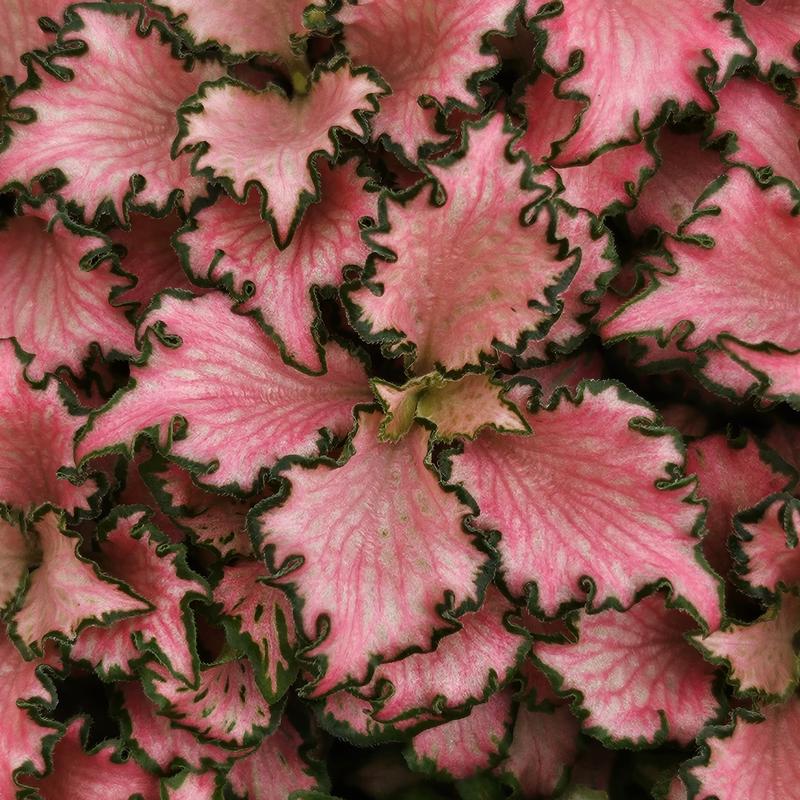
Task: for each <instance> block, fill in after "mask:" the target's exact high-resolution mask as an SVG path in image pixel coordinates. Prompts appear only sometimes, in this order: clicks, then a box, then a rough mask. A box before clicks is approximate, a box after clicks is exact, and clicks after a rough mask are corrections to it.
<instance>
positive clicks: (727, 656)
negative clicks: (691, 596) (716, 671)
mask: <svg viewBox="0 0 800 800" xmlns="http://www.w3.org/2000/svg"><path fill="white" fill-rule="evenodd" d="M798 631H800V600H799V599H798V598H797V597H796V596H795V595H793V594H784V595H782V596H780V597H779V604H778V605H777V606H774V607H773V608H771V609H770V610H769V611H767V613H766V614H764V616H762V617H761V618H759V619H758V620H756V621H755V622H752V623H750V624H746V625H729V626H727V628H725V629H723V630H718V631H714V633H712V634H711V635H710V636H707V637H705V638H704V639H700V638H699V637H695V640H696V642H697V644H698V646H699V647H700V648H701V649H702V651H703V652H704V653H706V654H707V656H709V657H710V658H711V659H712V660H713V661H714V663H719V662H722V663H725V664H727V665H728V667H729V669H730V673H731V674H730V679H731V681H733V682H734V685H735V686H736V688H737V691H738V692H740V693H749V692H759V693H761V694H766V695H768V696H769V698H770V699H779V700H785V699H786V698H788V696H789V695H790V694H791V692H792V691H794V689H795V687H796V686H797V682H798V678H800V663H798V659H797V656H796V654H795V652H794V637H795V634H796V633H797V632H798Z"/></svg>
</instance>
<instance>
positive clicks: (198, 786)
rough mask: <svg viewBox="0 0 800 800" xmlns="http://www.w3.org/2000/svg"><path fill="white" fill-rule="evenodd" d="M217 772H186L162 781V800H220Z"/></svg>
mask: <svg viewBox="0 0 800 800" xmlns="http://www.w3.org/2000/svg"><path fill="white" fill-rule="evenodd" d="M221 796H222V795H221V794H220V793H219V792H218V791H217V773H216V772H191V771H185V772H181V773H179V774H178V775H175V776H173V777H172V778H163V779H162V780H161V800H218V798H220V797H221Z"/></svg>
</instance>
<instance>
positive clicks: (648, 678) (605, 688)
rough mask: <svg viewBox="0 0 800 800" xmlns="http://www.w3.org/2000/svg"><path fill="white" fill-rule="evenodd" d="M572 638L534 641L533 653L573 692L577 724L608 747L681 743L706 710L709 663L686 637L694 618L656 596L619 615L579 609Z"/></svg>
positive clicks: (709, 706) (710, 699)
mask: <svg viewBox="0 0 800 800" xmlns="http://www.w3.org/2000/svg"><path fill="white" fill-rule="evenodd" d="M575 625H576V628H577V629H578V633H579V636H578V641H577V642H575V643H573V644H566V645H562V644H548V643H538V644H537V646H536V657H537V658H538V659H539V660H540V661H541V662H542V663H543V664H544V665H545V667H546V668H547V670H548V672H549V673H550V674H551V675H552V676H553V679H554V680H555V683H556V686H557V687H558V688H560V689H561V690H562V691H570V692H574V693H575V694H576V697H577V700H576V706H577V707H578V708H579V709H580V713H581V716H583V717H585V721H584V728H585V729H586V730H587V731H588V732H589V733H591V734H592V735H594V736H597V737H598V738H600V739H601V740H602V741H606V740H610V742H611V743H612V744H614V745H615V746H641V745H646V744H653V743H658V742H661V741H663V740H664V739H667V738H669V739H673V740H676V741H678V742H679V743H681V744H684V745H685V744H688V743H689V742H691V740H692V739H693V738H694V737H695V736H696V735H697V734H698V732H699V731H700V730H701V728H702V727H703V726H704V725H705V724H706V723H707V722H708V721H709V720H710V719H711V718H712V717H713V716H714V714H715V712H716V711H717V710H718V703H717V700H716V699H715V697H714V694H713V691H712V685H713V682H714V668H713V666H712V665H710V664H708V663H706V662H705V661H704V660H703V658H702V656H701V655H700V654H699V653H698V652H697V651H696V650H694V649H693V648H692V647H691V646H690V645H689V644H688V642H687V641H686V639H685V635H686V634H687V633H688V632H689V631H690V630H691V629H692V628H695V627H696V626H695V624H694V623H693V621H692V620H691V618H690V617H688V616H687V615H685V614H682V613H681V612H680V611H676V610H673V609H669V608H667V607H665V605H664V598H663V597H661V596H660V595H658V594H654V595H650V596H649V597H646V598H645V599H644V600H640V601H639V602H638V603H637V604H636V605H635V606H633V607H631V608H630V609H628V610H627V611H625V612H624V613H622V612H620V611H615V610H608V611H602V612H600V613H599V614H586V613H585V612H581V613H580V614H579V615H578V616H577V618H576V620H575Z"/></svg>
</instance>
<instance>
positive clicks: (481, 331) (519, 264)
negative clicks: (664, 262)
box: [349, 114, 579, 375]
mask: <svg viewBox="0 0 800 800" xmlns="http://www.w3.org/2000/svg"><path fill="white" fill-rule="evenodd" d="M464 140H465V142H464V150H465V152H464V155H463V157H459V156H448V157H446V158H444V159H443V160H440V161H438V162H431V163H429V164H428V165H427V166H428V168H429V169H430V170H431V171H432V172H433V173H434V175H435V176H436V178H437V180H438V181H440V182H441V187H443V189H444V192H445V193H446V198H445V199H444V202H442V197H441V196H440V195H441V191H432V192H431V196H430V198H429V197H428V195H427V192H426V190H425V186H426V185H423V187H422V188H417V189H416V190H412V193H411V194H410V195H408V196H407V197H406V199H405V200H404V202H403V203H402V204H401V203H398V202H393V201H392V202H387V204H386V209H385V214H386V217H387V218H388V222H387V225H388V230H386V231H385V232H384V231H383V230H381V231H380V232H376V233H372V234H370V238H371V239H373V240H374V241H375V242H376V243H377V245H378V246H379V247H380V248H381V249H382V250H389V251H391V252H393V253H394V254H395V255H396V258H394V259H393V260H391V261H384V262H382V263H380V264H377V265H375V264H373V267H372V270H371V271H373V270H375V269H376V274H375V277H374V279H373V280H372V282H371V283H370V285H368V286H366V287H364V288H361V289H358V290H356V291H354V292H352V293H350V294H349V301H350V303H351V304H354V305H355V306H356V308H355V309H351V313H352V316H353V318H354V319H355V320H356V322H357V324H358V325H359V326H360V327H361V328H365V329H366V331H365V332H367V333H368V334H369V335H370V337H371V338H374V339H378V340H380V341H385V340H387V339H388V340H390V341H393V342H395V343H399V344H395V348H396V349H399V350H403V351H407V350H409V349H411V348H412V347H413V352H414V371H415V372H416V373H417V374H420V375H421V374H424V373H425V372H429V371H430V370H432V369H433V368H434V367H435V366H441V367H442V368H444V369H445V370H450V371H454V370H460V369H461V368H462V367H463V366H465V365H467V364H478V363H480V362H481V361H485V360H490V359H492V358H493V357H494V355H493V351H492V348H493V347H494V346H500V347H503V348H504V349H507V350H508V349H512V350H513V349H518V348H520V347H521V346H522V345H523V344H524V343H525V342H526V341H527V340H528V339H529V338H532V337H536V336H541V335H542V333H543V332H544V330H546V328H547V327H548V326H549V325H550V324H552V322H553V320H554V318H555V315H556V313H557V311H558V306H557V305H556V304H555V295H556V293H557V292H558V291H559V290H563V289H564V288H565V286H566V285H567V284H568V283H569V280H570V278H571V277H572V274H573V272H574V270H575V269H576V268H577V265H578V260H579V259H578V256H577V253H576V251H575V250H574V249H573V250H571V251H570V250H569V246H568V244H567V242H565V241H563V240H558V239H557V238H556V217H555V209H554V208H553V207H552V206H549V205H548V206H546V207H545V208H544V209H543V210H541V211H540V212H539V213H538V215H537V217H536V220H535V221H534V222H533V223H532V224H530V225H527V224H523V219H522V217H524V216H526V214H525V209H526V208H527V207H529V206H531V204H533V203H534V202H535V201H536V200H537V198H539V197H540V196H541V191H538V192H537V191H534V185H533V184H532V183H531V182H530V176H529V174H528V171H527V169H526V167H525V164H524V161H522V160H521V159H520V157H516V158H514V157H513V156H511V154H510V150H509V147H510V142H511V140H510V137H509V135H508V131H507V130H506V128H505V126H504V122H503V117H502V116H501V115H500V114H495V115H493V116H491V117H489V118H488V119H487V121H486V122H483V123H479V124H477V125H471V126H465V127H464Z"/></svg>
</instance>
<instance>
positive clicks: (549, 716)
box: [494, 703, 579, 798]
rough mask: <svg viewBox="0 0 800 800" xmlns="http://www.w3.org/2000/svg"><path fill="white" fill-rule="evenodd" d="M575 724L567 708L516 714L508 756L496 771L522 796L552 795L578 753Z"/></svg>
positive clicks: (522, 707) (523, 708) (523, 710)
mask: <svg viewBox="0 0 800 800" xmlns="http://www.w3.org/2000/svg"><path fill="white" fill-rule="evenodd" d="M578 731H579V728H578V721H577V720H576V719H575V717H573V716H572V714H570V711H569V708H567V706H560V707H558V708H556V709H555V710H550V711H540V710H536V709H531V708H528V706H527V705H525V704H524V703H523V704H522V705H520V707H519V710H518V711H517V717H516V720H515V722H514V728H513V731H512V735H511V744H510V745H509V747H508V757H507V758H506V759H505V760H504V761H503V762H502V763H501V764H500V765H499V766H498V767H496V768H495V770H494V771H495V773H496V774H498V775H500V776H501V777H502V778H503V779H504V780H505V782H507V783H510V784H511V785H512V787H514V789H515V791H516V792H517V793H518V794H519V796H521V797H525V798H535V797H540V796H542V795H551V794H554V793H555V792H557V791H558V790H559V789H560V788H561V787H563V786H564V784H565V783H566V779H567V775H568V768H569V766H570V765H571V764H572V762H573V761H575V758H576V756H577V753H578Z"/></svg>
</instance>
